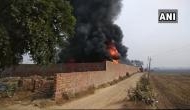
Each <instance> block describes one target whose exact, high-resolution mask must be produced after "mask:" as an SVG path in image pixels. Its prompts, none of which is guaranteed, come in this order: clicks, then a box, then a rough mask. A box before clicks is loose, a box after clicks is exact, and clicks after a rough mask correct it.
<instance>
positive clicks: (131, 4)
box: [24, 0, 190, 67]
mask: <svg viewBox="0 0 190 110" xmlns="http://www.w3.org/2000/svg"><path fill="white" fill-rule="evenodd" d="M158 9H178V13H179V21H178V24H159V23H158ZM116 23H117V24H118V25H119V26H121V29H122V30H123V34H124V39H123V43H124V44H125V45H126V46H127V47H128V48H129V51H128V58H129V59H139V60H142V61H144V64H145V65H146V64H147V56H152V59H153V61H152V64H153V66H154V67H190V0H123V8H122V12H121V13H120V15H119V16H118V19H117V20H116ZM24 63H31V62H30V61H29V57H28V56H25V57H24Z"/></svg>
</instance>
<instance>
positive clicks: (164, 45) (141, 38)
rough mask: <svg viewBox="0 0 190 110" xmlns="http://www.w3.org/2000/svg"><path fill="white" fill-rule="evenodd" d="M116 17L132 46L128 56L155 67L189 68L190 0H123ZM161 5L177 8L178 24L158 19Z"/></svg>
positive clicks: (125, 37)
mask: <svg viewBox="0 0 190 110" xmlns="http://www.w3.org/2000/svg"><path fill="white" fill-rule="evenodd" d="M122 3H123V6H122V11H121V13H120V15H119V16H118V18H117V20H116V21H115V23H116V24H118V25H119V26H120V27H121V29H122V31H123V34H124V38H123V44H124V45H125V46H127V47H128V48H129V50H128V58H129V59H138V60H142V61H143V62H144V66H146V65H147V57H148V56H151V57H152V67H165V68H190V0H123V1H122ZM158 9H178V16H179V17H178V23H177V24H174V23H173V24H172V23H170V24H168V23H167V24H163V23H162V24H160V23H158Z"/></svg>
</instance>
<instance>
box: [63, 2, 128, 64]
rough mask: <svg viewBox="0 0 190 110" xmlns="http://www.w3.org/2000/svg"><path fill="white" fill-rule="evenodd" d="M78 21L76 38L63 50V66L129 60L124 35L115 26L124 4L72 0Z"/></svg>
mask: <svg viewBox="0 0 190 110" xmlns="http://www.w3.org/2000/svg"><path fill="white" fill-rule="evenodd" d="M71 4H72V5H73V7H74V15H75V17H76V19H77V24H76V28H75V36H74V37H73V38H71V39H70V40H69V43H70V44H69V45H68V46H67V47H66V48H64V49H63V50H62V51H61V53H60V54H59V56H60V62H70V61H72V62H99V61H105V60H109V61H113V62H116V63H118V62H119V60H120V61H121V60H126V56H127V47H125V46H124V45H122V38H123V34H122V31H121V29H120V27H119V26H118V25H116V24H114V20H115V19H116V18H117V16H118V14H119V12H120V10H121V0H71Z"/></svg>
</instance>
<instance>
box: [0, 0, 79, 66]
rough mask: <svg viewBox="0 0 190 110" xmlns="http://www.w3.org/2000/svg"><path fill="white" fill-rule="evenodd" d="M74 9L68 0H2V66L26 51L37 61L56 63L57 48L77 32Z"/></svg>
mask: <svg viewBox="0 0 190 110" xmlns="http://www.w3.org/2000/svg"><path fill="white" fill-rule="evenodd" d="M72 10H73V9H72V7H71V5H70V3H69V2H68V1H66V0H1V4H0V16H1V17H0V56H1V57H0V68H3V67H5V66H9V65H12V64H18V63H19V62H21V61H22V55H23V54H24V53H27V52H29V53H30V55H31V57H32V58H33V60H34V62H36V63H37V64H49V63H54V62H55V55H56V48H57V47H59V48H64V44H65V42H66V41H67V39H68V38H69V37H71V36H73V34H74V25H75V22H76V20H75V18H74V16H73V15H72Z"/></svg>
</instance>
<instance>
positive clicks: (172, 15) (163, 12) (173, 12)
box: [158, 9, 178, 23]
mask: <svg viewBox="0 0 190 110" xmlns="http://www.w3.org/2000/svg"><path fill="white" fill-rule="evenodd" d="M158 23H178V10H177V9H159V10H158Z"/></svg>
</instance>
